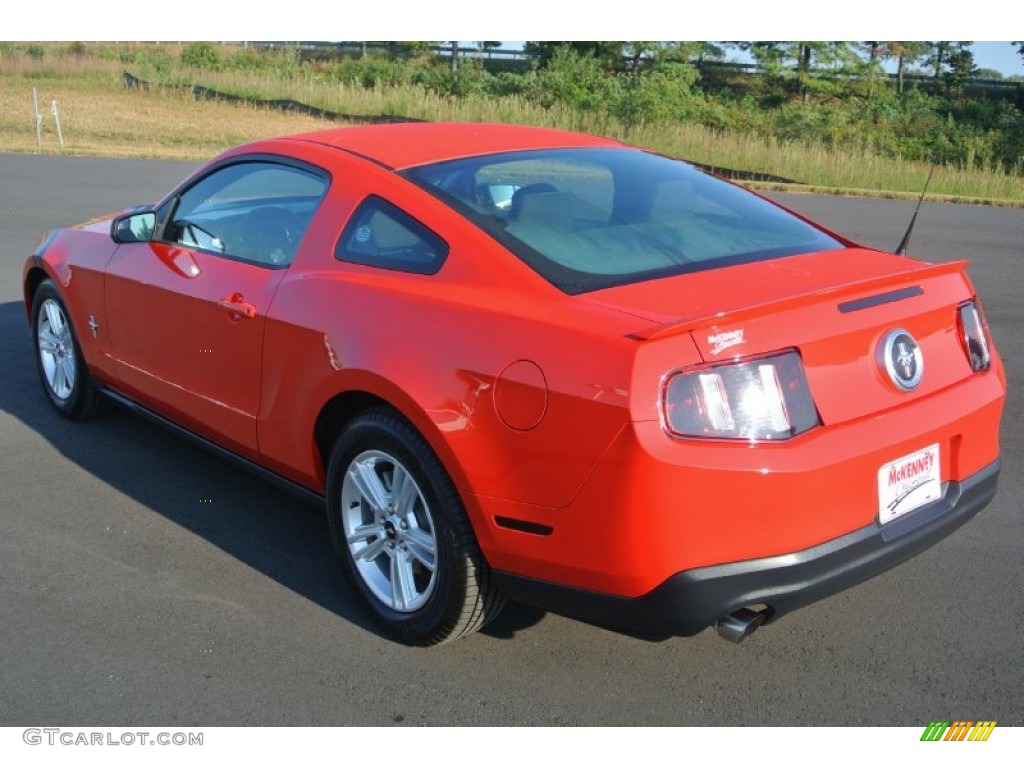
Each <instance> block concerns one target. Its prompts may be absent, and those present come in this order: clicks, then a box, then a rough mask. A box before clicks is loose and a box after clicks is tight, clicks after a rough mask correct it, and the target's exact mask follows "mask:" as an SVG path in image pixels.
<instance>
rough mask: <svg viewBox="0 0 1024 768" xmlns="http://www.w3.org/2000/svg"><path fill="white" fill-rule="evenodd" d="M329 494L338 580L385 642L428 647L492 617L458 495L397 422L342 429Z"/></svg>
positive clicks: (492, 599)
mask: <svg viewBox="0 0 1024 768" xmlns="http://www.w3.org/2000/svg"><path fill="white" fill-rule="evenodd" d="M327 492H328V504H327V507H328V509H327V511H328V522H329V524H330V530H331V536H332V539H333V541H334V546H335V548H336V550H337V552H338V555H339V557H340V559H341V562H342V567H343V569H344V571H345V574H346V576H347V577H348V580H349V581H350V582H351V584H352V586H353V587H354V588H355V591H356V594H357V595H358V596H359V598H360V600H361V602H362V603H363V604H364V605H365V607H366V608H367V610H368V611H369V613H370V615H371V616H372V617H373V618H374V620H375V621H376V622H377V623H378V624H379V625H380V626H382V627H383V628H384V629H385V630H386V631H387V632H388V634H390V635H391V636H393V637H395V638H396V639H398V640H400V641H402V642H404V643H408V644H410V645H436V644H439V643H443V642H446V641H448V640H453V639H455V638H457V637H461V636H463V635H466V634H470V633H472V632H475V631H476V630H478V629H480V628H481V627H482V626H483V625H484V624H486V623H487V622H488V621H490V620H491V619H493V618H494V617H495V616H497V614H498V612H499V611H500V609H501V607H502V605H503V600H502V598H501V596H500V595H499V594H498V592H497V591H496V590H495V589H494V587H493V586H492V583H491V579H490V572H489V570H488V568H487V565H486V563H484V562H483V558H482V556H481V554H480V551H479V547H478V546H477V543H476V539H475V537H474V536H473V531H472V528H471V527H470V524H469V520H468V519H467V517H466V513H465V509H464V507H463V505H462V502H461V500H460V499H459V496H458V493H457V491H456V490H455V487H454V485H453V483H452V481H451V479H450V478H449V477H448V474H447V473H446V472H445V471H444V468H443V467H442V466H441V463H440V461H439V460H438V459H437V457H436V456H435V455H434V453H433V451H431V449H430V447H429V445H427V442H426V441H425V440H424V439H423V437H422V436H421V435H420V434H419V433H418V432H417V431H416V430H415V429H414V428H413V427H412V426H411V425H410V424H409V423H408V422H406V421H405V420H404V419H402V418H401V417H399V416H398V415H397V414H396V413H394V412H393V411H391V410H388V409H377V410H372V411H367V412H365V413H363V414H361V415H360V416H358V417H356V418H355V419H354V420H353V421H352V422H351V423H350V424H349V425H348V426H347V427H346V428H345V430H344V432H343V433H342V434H341V436H340V437H339V438H338V441H337V443H336V444H335V447H334V451H333V452H332V454H331V460H330V464H329V467H328V473H327Z"/></svg>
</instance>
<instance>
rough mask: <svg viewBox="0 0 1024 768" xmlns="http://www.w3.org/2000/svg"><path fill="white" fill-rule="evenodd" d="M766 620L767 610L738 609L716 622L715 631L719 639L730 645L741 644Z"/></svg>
mask: <svg viewBox="0 0 1024 768" xmlns="http://www.w3.org/2000/svg"><path fill="white" fill-rule="evenodd" d="M767 618H768V611H767V610H762V611H752V610H750V609H749V608H740V609H739V610H738V611H735V612H733V613H730V614H729V615H728V616H723V617H722V618H720V619H719V620H718V621H716V622H715V629H716V630H717V631H718V636H719V637H721V638H723V639H725V640H728V641H729V642H730V643H742V642H743V641H744V640H745V639H746V638H747V637H748V636H750V635H752V634H753V633H754V630H756V629H757V628H758V627H760V626H761V625H762V624H764V622H765V619H767Z"/></svg>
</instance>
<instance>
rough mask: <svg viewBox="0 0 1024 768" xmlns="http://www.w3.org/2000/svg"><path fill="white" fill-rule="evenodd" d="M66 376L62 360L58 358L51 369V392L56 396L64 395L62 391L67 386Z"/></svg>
mask: <svg viewBox="0 0 1024 768" xmlns="http://www.w3.org/2000/svg"><path fill="white" fill-rule="evenodd" d="M67 378H68V375H67V371H66V370H65V369H64V361H63V360H61V359H59V358H58V359H57V360H56V365H55V366H54V369H53V392H54V394H56V395H57V397H64V392H65V390H66V389H67V386H68V385H67Z"/></svg>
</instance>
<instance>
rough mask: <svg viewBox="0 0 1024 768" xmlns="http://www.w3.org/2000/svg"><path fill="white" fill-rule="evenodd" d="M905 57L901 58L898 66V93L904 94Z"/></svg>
mask: <svg viewBox="0 0 1024 768" xmlns="http://www.w3.org/2000/svg"><path fill="white" fill-rule="evenodd" d="M905 59H906V57H905V56H902V55H901V56H900V57H899V59H898V61H897V64H896V93H903V62H904V60H905Z"/></svg>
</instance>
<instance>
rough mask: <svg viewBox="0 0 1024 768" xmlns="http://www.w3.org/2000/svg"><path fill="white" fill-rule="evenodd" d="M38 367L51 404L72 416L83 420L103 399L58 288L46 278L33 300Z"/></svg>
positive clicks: (98, 407)
mask: <svg viewBox="0 0 1024 768" xmlns="http://www.w3.org/2000/svg"><path fill="white" fill-rule="evenodd" d="M32 332H33V336H34V337H35V346H36V369H37V370H38V371H39V380H40V382H41V383H42V385H43V391H44V392H46V396H47V397H48V398H49V399H50V403H51V404H52V405H53V407H54V408H56V409H57V411H59V412H60V413H61V414H63V415H64V416H67V417H68V418H70V419H76V420H84V419H88V418H90V417H91V416H94V415H96V413H98V412H99V411H101V410H102V407H103V404H104V401H103V399H102V395H101V394H100V392H99V390H98V389H97V387H96V384H95V382H94V381H93V379H92V376H90V375H89V370H88V369H87V368H86V366H85V360H84V359H83V358H82V353H81V349H80V348H79V346H78V339H77V337H76V336H75V331H74V329H73V328H72V327H71V320H70V315H69V314H68V311H67V308H66V307H65V306H64V302H63V301H62V300H61V298H60V294H59V293H57V289H56V287H55V286H54V284H53V283H52V282H51V281H50V280H44V281H43V282H42V283H41V284H40V285H39V287H38V288H37V289H36V293H35V296H34V298H33V300H32Z"/></svg>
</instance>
